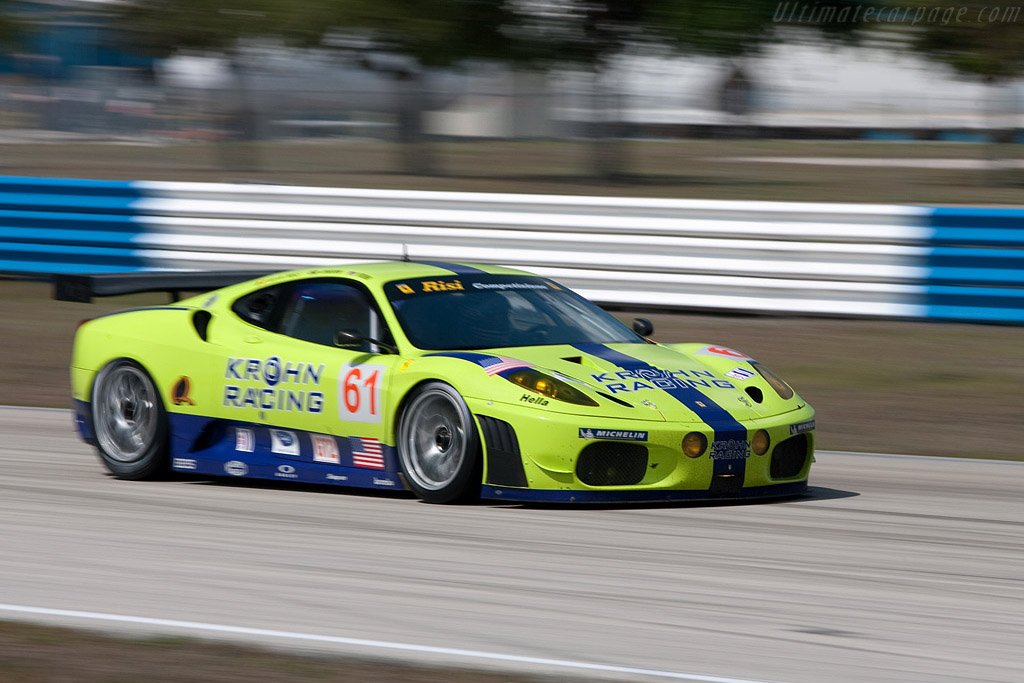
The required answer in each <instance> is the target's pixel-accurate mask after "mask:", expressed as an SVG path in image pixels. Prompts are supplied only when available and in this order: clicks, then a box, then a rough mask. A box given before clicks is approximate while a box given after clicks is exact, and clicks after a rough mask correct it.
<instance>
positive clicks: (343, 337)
mask: <svg viewBox="0 0 1024 683" xmlns="http://www.w3.org/2000/svg"><path fill="white" fill-rule="evenodd" d="M362 343H363V337H362V335H359V334H356V333H355V332H350V331H348V330H338V331H337V332H335V333H334V345H335V346H340V347H342V348H345V347H346V346H359V345H360V344H362Z"/></svg>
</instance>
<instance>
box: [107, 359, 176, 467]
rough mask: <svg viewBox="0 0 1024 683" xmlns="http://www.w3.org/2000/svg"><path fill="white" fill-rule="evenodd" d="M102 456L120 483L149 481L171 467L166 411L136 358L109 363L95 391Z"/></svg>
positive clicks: (154, 387) (151, 382) (147, 375)
mask: <svg viewBox="0 0 1024 683" xmlns="http://www.w3.org/2000/svg"><path fill="white" fill-rule="evenodd" d="M92 415H93V418H92V419H93V428H94V429H95V432H96V444H97V447H98V448H99V452H100V458H101V459H102V460H103V464H104V465H106V466H107V469H108V470H110V471H111V472H113V473H114V474H115V475H117V476H118V477H119V478H121V479H149V478H152V477H155V476H157V475H159V474H162V473H164V471H165V470H166V465H167V413H166V412H165V411H164V406H163V403H162V402H161V400H160V395H159V394H158V393H157V390H156V385H154V384H153V380H152V378H150V376H149V374H148V373H147V372H146V371H145V370H144V369H143V368H142V366H141V365H139V364H138V363H136V362H135V361H133V360H129V359H127V358H121V359H119V360H115V361H111V362H110V363H108V364H107V365H106V366H104V368H103V369H102V370H100V372H99V374H98V375H97V376H96V383H95V384H94V385H93V392H92Z"/></svg>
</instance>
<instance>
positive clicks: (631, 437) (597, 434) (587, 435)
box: [579, 427, 647, 441]
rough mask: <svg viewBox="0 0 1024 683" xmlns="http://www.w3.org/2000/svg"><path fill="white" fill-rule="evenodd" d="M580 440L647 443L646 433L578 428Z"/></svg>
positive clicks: (627, 430)
mask: <svg viewBox="0 0 1024 683" xmlns="http://www.w3.org/2000/svg"><path fill="white" fill-rule="evenodd" d="M579 433H580V438H581V439H618V440H621V441H647V432H637V431H633V430H629V429H593V428H590V427H580V432H579Z"/></svg>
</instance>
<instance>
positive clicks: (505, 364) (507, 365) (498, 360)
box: [480, 356, 533, 375]
mask: <svg viewBox="0 0 1024 683" xmlns="http://www.w3.org/2000/svg"><path fill="white" fill-rule="evenodd" d="M480 367H482V368H483V369H484V370H485V371H486V372H487V374H488V375H497V374H498V373H500V372H505V371H506V370H518V369H519V368H532V367H533V365H532V364H531V363H526V362H524V361H521V360H516V359H515V358H506V357H505V356H495V357H494V358H487V359H484V360H482V361H480Z"/></svg>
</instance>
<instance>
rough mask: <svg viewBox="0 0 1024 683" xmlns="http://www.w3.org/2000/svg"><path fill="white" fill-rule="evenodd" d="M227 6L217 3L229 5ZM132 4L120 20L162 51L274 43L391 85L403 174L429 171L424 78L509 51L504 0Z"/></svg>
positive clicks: (166, 0) (169, 0) (159, 0)
mask: <svg viewBox="0 0 1024 683" xmlns="http://www.w3.org/2000/svg"><path fill="white" fill-rule="evenodd" d="M231 1H232V0H221V2H222V3H223V2H231ZM234 2H236V3H237V6H233V5H225V6H221V7H219V8H211V6H210V3H209V0H135V1H134V2H132V3H130V4H128V5H125V6H124V8H123V9H122V10H121V12H120V14H119V20H118V23H119V25H120V26H122V27H123V28H124V29H125V30H127V31H128V32H129V33H130V34H131V35H133V36H135V37H136V39H137V40H138V41H140V44H142V45H146V46H148V47H149V48H150V49H153V50H156V51H158V52H160V53H162V54H169V53H172V52H173V51H175V50H179V49H183V48H193V49H207V50H219V51H223V52H227V53H230V52H231V51H232V50H233V49H234V47H235V46H236V45H237V44H238V42H239V41H240V40H243V39H245V38H251V37H273V38H277V39H280V40H282V41H284V42H286V43H288V44H292V45H297V46H302V47H322V48H328V49H333V50H336V51H339V52H341V53H343V54H344V55H346V56H348V57H350V58H352V59H353V60H354V61H356V62H357V63H359V64H361V65H363V66H365V67H366V68H371V69H375V70H377V71H380V72H382V73H387V74H388V75H390V76H392V77H393V78H394V80H395V87H396V90H397V94H398V100H399V102H400V108H399V126H398V129H399V140H400V141H401V142H403V143H406V144H404V145H402V149H403V150H404V152H405V153H404V158H405V166H406V169H407V170H408V171H410V172H413V173H429V172H431V170H432V167H433V164H432V162H431V159H430V155H429V154H428V150H427V148H426V147H424V145H423V144H422V141H423V136H422V129H423V111H424V104H423V102H424V97H423V94H424V92H423V91H424V88H425V87H426V85H425V78H424V72H425V70H426V69H428V68H432V67H451V66H453V65H456V64H458V63H460V62H462V61H466V60H472V59H505V58H508V57H509V55H511V54H513V52H514V50H513V48H512V47H511V41H510V39H509V38H508V35H509V34H508V33H507V32H506V31H507V29H508V27H510V26H511V25H512V23H513V22H514V21H515V15H514V13H513V12H512V11H511V9H510V3H509V2H508V0H372V1H371V0H245V1H244V2H242V1H241V0H234Z"/></svg>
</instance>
